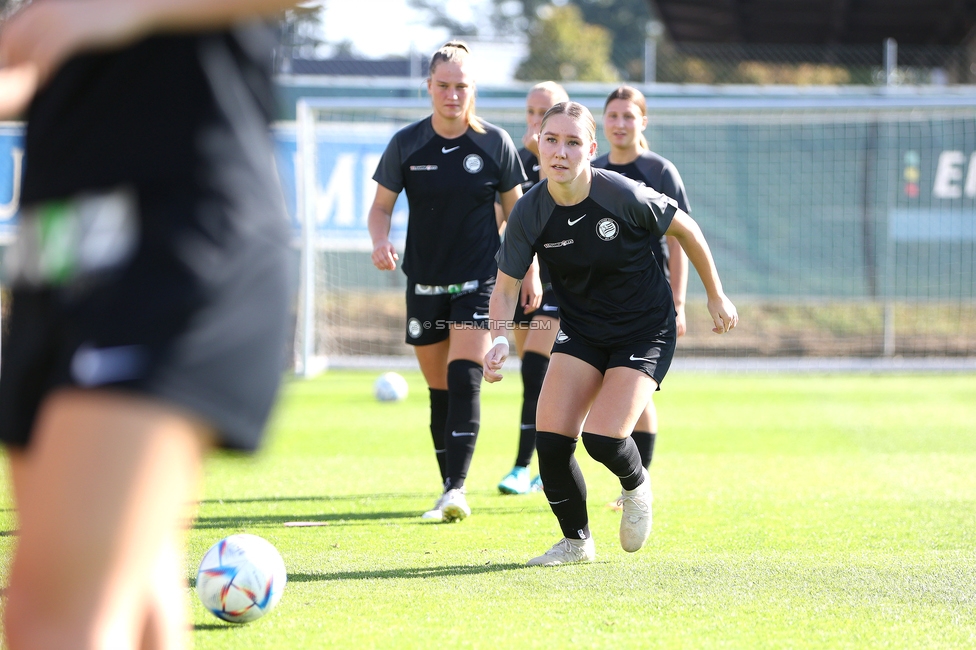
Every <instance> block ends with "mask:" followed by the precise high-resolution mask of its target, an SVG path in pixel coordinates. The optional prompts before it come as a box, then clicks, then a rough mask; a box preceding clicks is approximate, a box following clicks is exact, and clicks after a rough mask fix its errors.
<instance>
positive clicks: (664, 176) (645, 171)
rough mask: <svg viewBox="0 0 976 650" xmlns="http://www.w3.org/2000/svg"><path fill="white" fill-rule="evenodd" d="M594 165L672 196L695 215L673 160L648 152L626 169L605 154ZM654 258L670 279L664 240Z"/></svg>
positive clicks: (660, 242) (658, 242)
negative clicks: (611, 160) (612, 161)
mask: <svg viewBox="0 0 976 650" xmlns="http://www.w3.org/2000/svg"><path fill="white" fill-rule="evenodd" d="M592 165H593V166H594V167H600V168H602V169H609V170H610V171H613V172H617V173H618V174H622V175H624V176H626V177H627V178H630V179H633V180H635V181H637V182H638V183H644V184H645V185H647V186H648V187H649V188H651V189H652V190H657V191H658V192H660V193H661V194H664V195H666V196H670V197H671V198H672V199H674V200H675V202H676V203H677V204H678V208H680V209H681V210H683V211H685V212H687V213H688V214H691V208H690V207H689V205H688V194H687V193H686V192H685V184H684V183H683V182H682V180H681V176H680V175H679V174H678V170H677V168H676V167H675V166H674V165H673V164H672V163H671V161H670V160H668V159H667V158H664V157H663V156H659V155H657V154H656V153H654V152H653V151H644V152H643V153H641V155H639V156H638V157H637V158H636V159H635V160H633V161H631V162H629V163H627V164H626V165H615V164H613V163H611V162H610V155H609V154H604V155H602V156H600V157H599V158H596V159H595V160H594V161H593V163H592ZM654 254H655V255H656V256H657V260H658V263H659V264H660V265H661V269H662V270H663V271H664V273H665V274H666V275H668V276H670V270H669V268H668V260H669V258H670V253H669V252H668V246H667V242H666V241H665V239H664V238H663V237H662V238H661V239H660V240H658V241H657V242H655V243H654Z"/></svg>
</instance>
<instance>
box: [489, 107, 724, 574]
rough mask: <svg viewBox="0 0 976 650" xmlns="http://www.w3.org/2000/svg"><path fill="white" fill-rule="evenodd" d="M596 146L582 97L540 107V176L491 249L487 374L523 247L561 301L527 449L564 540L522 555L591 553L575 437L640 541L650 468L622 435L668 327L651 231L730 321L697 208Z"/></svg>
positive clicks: (719, 327)
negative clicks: (607, 161)
mask: <svg viewBox="0 0 976 650" xmlns="http://www.w3.org/2000/svg"><path fill="white" fill-rule="evenodd" d="M596 147H597V143H596V123H595V122H594V120H593V116H592V115H591V114H590V112H589V111H588V110H587V109H586V107H584V106H582V105H581V104H577V103H575V102H562V103H559V104H556V105H555V106H553V107H552V108H550V109H549V111H548V112H547V113H546V115H545V117H544V118H543V120H542V131H541V137H540V140H539V153H540V156H539V162H540V164H541V166H542V170H543V171H544V172H545V175H546V180H544V181H542V182H540V183H539V184H538V185H536V186H535V187H533V188H532V189H531V190H529V191H528V192H527V193H526V195H525V197H523V198H522V199H521V200H520V201H519V202H518V204H516V206H515V209H514V210H513V212H512V215H511V218H510V219H509V223H508V228H507V230H506V232H505V241H504V242H503V243H502V245H501V248H500V249H499V251H498V256H497V259H498V275H497V280H496V282H495V287H494V291H493V292H492V296H491V307H490V312H489V313H490V321H491V334H492V336H494V337H495V338H494V340H493V343H492V347H491V349H490V350H489V351H488V354H487V355H486V357H485V379H487V380H488V381H489V382H495V381H499V380H500V379H501V378H502V376H501V374H500V373H499V370H500V369H501V368H502V365H503V364H504V362H505V359H506V358H507V357H508V353H509V344H508V340H507V337H506V336H505V334H506V331H507V325H508V322H509V321H510V319H511V315H512V313H513V312H514V310H515V302H516V299H517V296H518V290H519V279H520V278H522V277H523V276H524V275H525V273H526V271H527V270H528V268H529V266H530V265H531V264H532V260H533V256H534V255H538V257H539V260H540V261H541V262H543V263H545V264H546V265H547V266H548V267H549V273H550V277H551V279H552V288H553V291H554V292H555V294H556V299H557V300H558V301H559V310H560V331H559V333H558V334H557V335H556V342H555V344H554V345H553V348H552V356H551V358H550V362H549V371H548V373H547V374H546V379H545V382H544V383H543V385H542V394H541V395H540V396H539V408H538V417H537V421H536V428H537V434H536V452H537V454H538V457H539V470H540V472H541V475H542V482H543V485H544V489H545V494H546V499H547V500H548V501H549V505H550V508H551V509H552V512H553V514H554V515H555V516H556V519H557V521H558V522H559V528H560V530H561V531H562V535H563V538H562V539H561V540H559V541H558V542H557V543H556V544H555V545H553V547H552V548H551V549H549V550H548V551H546V552H545V553H543V554H542V555H540V556H538V557H535V558H532V559H531V560H529V562H528V564H529V565H556V564H564V563H569V562H586V561H590V560H592V559H593V558H594V557H595V556H596V550H595V546H594V543H593V539H592V537H591V535H590V528H589V518H588V515H587V510H586V484H585V482H584V480H583V475H582V472H581V471H580V467H579V464H578V463H577V462H576V457H575V451H576V446H577V441H578V440H581V441H582V442H583V446H584V447H585V448H586V451H587V452H588V453H589V454H590V456H591V457H592V458H593V459H594V460H597V461H598V462H600V463H602V464H603V465H604V466H606V467H607V469H609V470H610V471H611V472H612V473H613V474H614V475H615V476H616V477H617V478H618V479H619V481H620V485H621V488H622V492H621V495H620V502H621V506H622V509H623V513H622V516H621V521H620V545H621V546H622V547H623V549H624V550H625V551H627V552H634V551H637V550H639V549H640V548H641V547H642V546H643V545H644V543H645V542H646V541H647V538H648V536H649V535H650V532H651V518H652V513H651V502H652V495H651V485H650V477H649V475H648V473H647V470H646V469H644V468H643V467H642V466H641V459H640V454H639V453H638V450H637V446H636V444H635V443H634V441H633V439H632V438H631V436H630V433H631V431H633V428H634V425H635V424H636V422H637V419H638V417H639V416H640V415H641V413H642V412H643V411H644V407H645V406H646V405H647V403H648V401H649V400H650V398H651V395H652V394H653V393H654V391H655V390H658V389H659V387H660V385H661V382H662V381H663V380H664V377H665V374H666V373H667V371H668V367H669V366H670V363H671V358H672V355H673V354H674V347H675V340H676V338H677V333H676V323H675V313H674V302H673V299H672V297H671V289H670V286H669V285H668V282H667V280H666V279H665V277H664V273H663V272H662V271H661V268H660V266H659V265H658V263H657V261H656V260H655V258H654V254H653V252H652V249H651V242H653V241H654V240H656V239H659V238H660V237H661V236H662V235H671V236H674V237H675V238H677V240H678V241H679V242H680V244H681V246H682V248H683V249H684V251H685V252H686V253H687V255H688V258H689V259H690V261H691V262H692V264H694V266H695V269H696V270H697V271H698V274H699V276H700V277H701V280H702V283H703V284H704V286H705V292H706V294H707V296H708V302H707V305H708V311H709V314H710V315H711V317H712V322H713V325H714V327H713V329H712V331H713V332H715V333H717V334H722V333H725V332H728V331H729V330H731V329H732V328H733V327H735V325H736V323H737V322H738V316H737V314H736V311H735V306H734V305H733V304H732V302H731V301H729V299H728V298H727V297H726V295H725V293H724V292H723V290H722V283H721V280H720V279H719V276H718V272H717V270H716V268H715V263H714V261H713V260H712V256H711V253H710V252H709V249H708V244H707V243H706V242H705V238H704V236H703V235H702V232H701V229H700V228H699V227H698V225H697V224H696V223H695V222H694V220H692V218H691V217H689V216H688V215H687V214H686V213H685V212H684V211H683V210H680V209H679V208H678V206H677V204H676V203H675V201H674V200H673V199H671V198H669V197H667V196H664V195H663V194H660V193H658V192H655V191H654V190H652V189H650V188H648V187H646V186H645V185H642V184H640V183H636V182H634V181H631V180H629V179H627V178H624V177H623V176H621V175H619V174H614V173H612V172H608V171H605V170H602V169H594V168H592V167H591V165H590V161H591V159H592V158H593V156H594V154H595V153H596Z"/></svg>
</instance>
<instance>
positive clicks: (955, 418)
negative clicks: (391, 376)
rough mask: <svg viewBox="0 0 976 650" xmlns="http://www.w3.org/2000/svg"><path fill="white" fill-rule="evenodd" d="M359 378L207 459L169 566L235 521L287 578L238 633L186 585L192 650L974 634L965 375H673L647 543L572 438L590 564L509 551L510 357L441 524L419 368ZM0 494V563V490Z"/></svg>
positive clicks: (5, 505)
mask: <svg viewBox="0 0 976 650" xmlns="http://www.w3.org/2000/svg"><path fill="white" fill-rule="evenodd" d="M378 374H379V373H378V372H347V371H334V372H330V373H328V374H326V375H323V376H322V377H320V378H318V379H316V380H313V381H303V382H299V381H295V382H292V383H290V384H289V385H287V386H286V387H285V389H284V392H283V396H282V400H281V402H280V405H279V407H278V409H277V411H276V415H275V418H274V421H273V424H272V429H271V433H270V437H269V440H268V444H267V446H266V448H265V450H264V451H263V452H262V453H261V454H259V455H258V456H256V457H254V458H240V457H236V456H232V455H218V456H215V457H213V458H211V459H210V460H209V461H208V463H207V468H206V490H205V496H204V500H203V502H202V503H201V505H200V508H199V519H198V521H197V523H196V525H195V527H194V528H193V529H192V531H191V532H190V535H189V557H190V566H188V567H187V573H188V575H189V576H190V577H191V579H192V578H193V577H194V576H195V567H196V563H197V562H199V559H200V558H201V557H202V556H203V553H204V552H205V550H206V549H207V548H208V547H209V546H210V545H211V544H212V543H213V542H215V541H216V540H217V539H219V538H221V537H223V536H225V535H229V534H232V533H238V532H248V533H253V534H257V535H260V536H262V537H265V538H266V539H268V540H269V541H271V542H272V543H273V544H274V545H275V546H277V548H278V549H279V550H280V551H281V554H282V556H283V557H284V560H285V564H286V566H287V568H288V574H289V582H288V586H287V588H286V589H285V593H284V598H283V599H282V601H281V604H280V605H279V606H278V608H277V609H276V610H275V611H274V612H272V613H271V614H269V615H268V616H266V617H265V618H263V619H261V620H259V621H256V622H254V623H251V624H248V625H246V626H233V625H230V624H225V623H223V622H220V621H218V620H217V619H216V618H213V617H212V616H211V615H210V614H208V613H207V612H206V611H205V610H204V609H203V607H202V606H201V605H200V603H199V602H198V601H197V599H196V596H195V594H191V595H190V601H191V603H192V608H193V609H192V612H193V622H194V625H195V631H194V633H193V636H194V642H195V646H196V648H198V649H209V648H234V649H235V650H238V649H245V648H326V647H338V648H428V647H451V648H455V647H456V648H559V647H575V648H615V649H616V648H872V649H873V648H919V647H924V648H964V647H976V426H974V419H976V418H974V416H976V407H974V404H976V377H974V376H973V375H946V376H937V375H917V376H889V375H882V376H860V375H832V376H828V375H824V376H795V375H766V376H762V375H750V374H743V375H709V374H685V373H680V372H674V373H672V374H671V375H670V376H669V377H668V379H667V381H666V382H665V384H664V390H663V391H662V392H660V393H658V394H657V396H656V401H657V404H658V409H659V413H660V418H661V435H660V437H659V440H658V446H657V450H656V458H655V461H654V465H653V466H652V473H651V474H652V478H653V481H654V495H655V503H654V532H653V533H652V535H651V539H650V541H649V543H648V545H647V546H646V547H645V548H644V549H643V550H641V551H640V552H638V553H635V554H627V553H624V552H623V551H622V550H621V549H620V547H619V543H618V541H617V526H618V525H619V515H618V514H616V513H612V512H611V511H609V510H608V509H606V508H605V507H604V504H605V503H606V502H607V501H609V500H611V498H613V497H615V496H616V495H617V494H618V493H619V484H618V483H616V481H615V480H614V479H613V477H612V476H610V474H609V472H608V471H607V470H606V469H604V468H603V467H602V466H597V465H596V464H595V463H593V462H592V461H591V460H590V459H589V458H588V457H587V456H586V453H585V451H583V450H582V447H580V448H579V457H580V464H581V466H582V467H583V471H584V474H585V475H586V478H587V482H588V487H589V506H590V518H591V528H592V531H593V535H594V538H595V540H596V548H597V560H596V562H594V563H592V564H587V565H577V566H566V567H556V568H526V567H525V566H524V562H525V561H526V560H527V559H529V558H530V557H532V556H534V555H537V554H539V553H541V552H543V551H544V550H546V549H547V548H548V547H549V546H550V545H551V544H552V543H554V542H555V541H556V540H557V539H558V538H559V536H560V535H559V532H558V528H557V526H556V522H555V518H554V517H553V516H552V514H551V513H550V511H549V508H548V506H547V505H546V503H545V498H544V496H543V495H541V494H532V495H527V496H502V495H500V494H498V492H497V490H496V487H495V486H496V484H497V482H498V480H499V479H501V477H502V476H503V475H504V474H505V473H506V472H507V471H508V470H509V469H510V468H511V463H512V461H513V460H514V456H515V450H516V438H517V433H518V413H519V408H520V392H521V383H520V381H519V379H518V377H517V373H513V372H509V376H508V378H507V379H506V380H505V381H504V382H502V383H501V384H496V385H487V384H486V385H485V386H484V387H483V389H482V403H483V406H482V429H481V436H480V438H479V441H478V450H477V452H476V453H475V457H474V462H473V464H472V467H471V472H470V475H469V479H468V501H469V503H470V505H471V507H472V510H473V514H472V516H471V517H470V518H468V519H467V520H465V521H464V522H461V523H459V524H453V525H452V524H431V523H425V522H421V520H420V519H419V517H418V515H419V514H420V513H421V512H423V511H424V510H426V509H427V508H429V507H430V506H431V505H432V504H433V502H434V500H435V498H436V496H437V494H438V479H437V470H436V465H435V462H434V458H433V454H432V452H431V443H430V439H429V434H428V431H427V391H426V388H425V387H424V383H423V380H422V378H421V377H420V375H419V374H416V373H404V374H405V376H406V377H407V379H408V381H409V383H410V389H411V393H410V396H409V398H408V399H407V400H406V401H405V402H401V403H395V404H380V403H377V402H376V401H375V400H374V399H373V397H372V388H371V386H372V381H373V379H374V378H375V377H376V376H377V375H378ZM534 472H535V468H534V467H533V473H534ZM0 508H2V510H0V518H2V519H0V531H3V535H0V571H2V575H0V577H3V578H5V576H6V564H7V562H6V558H7V557H8V556H9V552H10V550H11V548H12V545H13V543H14V540H15V535H14V534H13V531H14V529H15V528H16V518H15V514H14V513H13V512H12V510H11V504H10V498H9V490H8V489H6V488H4V492H3V500H2V502H0ZM289 521H314V522H320V523H321V524H323V525H321V526H317V527H307V528H291V527H285V526H283V524H284V523H285V522H289Z"/></svg>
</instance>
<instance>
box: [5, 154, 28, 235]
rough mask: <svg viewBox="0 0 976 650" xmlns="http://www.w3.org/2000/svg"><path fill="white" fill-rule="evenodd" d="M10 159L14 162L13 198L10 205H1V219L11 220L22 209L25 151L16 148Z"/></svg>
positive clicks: (11, 197)
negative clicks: (22, 176)
mask: <svg viewBox="0 0 976 650" xmlns="http://www.w3.org/2000/svg"><path fill="white" fill-rule="evenodd" d="M10 157H11V158H13V161H14V178H13V185H11V188H12V190H11V196H10V202H9V203H0V219H10V218H11V217H13V216H14V215H15V214H17V209H18V208H19V207H20V174H21V172H22V171H23V168H24V150H23V149H18V148H17V147H14V148H13V149H11V151H10Z"/></svg>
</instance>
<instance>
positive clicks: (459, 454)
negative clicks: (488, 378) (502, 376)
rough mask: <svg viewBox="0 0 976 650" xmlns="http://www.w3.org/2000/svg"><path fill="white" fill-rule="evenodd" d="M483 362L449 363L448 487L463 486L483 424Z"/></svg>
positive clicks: (458, 361) (445, 438) (459, 361)
mask: <svg viewBox="0 0 976 650" xmlns="http://www.w3.org/2000/svg"><path fill="white" fill-rule="evenodd" d="M481 377H482V368H481V364H479V363H475V362H474V361H468V360H467V359H456V360H454V361H452V362H451V363H449V364H447V392H448V394H449V395H450V398H449V400H448V408H447V426H445V427H444V431H445V433H444V440H445V444H446V446H447V482H446V483H445V484H444V485H445V488H446V489H451V488H461V487H464V479H465V478H466V477H467V475H468V467H469V466H470V465H471V456H472V455H473V454H474V445H475V443H476V442H477V441H478V429H479V428H480V427H481Z"/></svg>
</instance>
